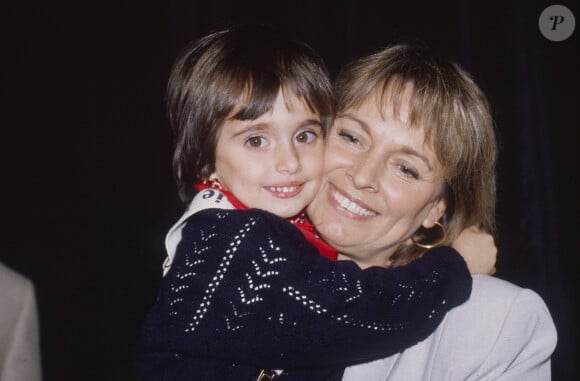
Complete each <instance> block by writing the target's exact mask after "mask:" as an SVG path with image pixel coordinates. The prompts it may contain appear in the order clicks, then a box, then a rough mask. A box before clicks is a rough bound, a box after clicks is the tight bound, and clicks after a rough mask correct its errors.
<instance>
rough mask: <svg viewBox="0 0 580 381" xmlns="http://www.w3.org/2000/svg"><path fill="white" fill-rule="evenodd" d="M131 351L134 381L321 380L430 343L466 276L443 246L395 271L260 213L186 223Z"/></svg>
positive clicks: (462, 295)
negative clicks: (330, 251) (352, 257)
mask: <svg viewBox="0 0 580 381" xmlns="http://www.w3.org/2000/svg"><path fill="white" fill-rule="evenodd" d="M182 234H183V238H182V240H181V242H180V244H179V245H178V247H177V252H176V256H175V259H174V262H173V264H172V266H171V269H170V270H169V272H168V273H167V275H166V276H165V277H164V278H163V279H162V283H161V286H160V291H159V296H158V299H157V302H156V303H155V305H154V306H153V308H152V310H151V311H150V313H149V315H148V316H147V318H146V321H145V323H144V328H143V335H142V337H141V340H140V341H139V343H138V345H137V346H136V351H135V355H136V356H135V363H134V365H135V371H136V374H137V376H138V377H139V378H140V379H143V380H204V379H219V380H251V379H255V375H256V374H257V373H258V371H259V369H261V368H266V369H284V370H285V375H283V376H280V377H279V379H280V380H282V379H284V380H285V379H288V380H290V379H292V380H322V379H327V377H328V376H329V375H330V374H332V371H331V369H333V368H335V369H336V368H339V369H342V368H344V367H345V366H348V365H352V364H356V363H360V362H365V361H370V360H374V359H377V358H382V357H385V356H388V355H390V354H393V353H396V352H399V351H401V350H403V349H405V348H407V347H409V346H411V345H413V344H415V343H417V342H418V341H420V340H422V339H424V338H425V337H427V336H428V335H429V334H430V333H431V332H432V331H433V330H435V328H436V327H437V325H438V324H439V323H440V322H441V320H442V318H443V316H444V314H445V313H446V312H447V311H449V310H450V309H451V308H453V307H454V306H457V305H458V304H461V303H462V302H464V301H465V300H466V299H467V298H468V296H469V294H470V292H471V276H470V275H469V273H468V270H467V267H466V265H465V262H464V261H463V259H462V258H461V257H460V256H459V254H458V253H457V252H455V251H454V250H453V249H451V248H448V247H442V248H437V249H433V250H430V251H429V252H427V253H426V254H425V255H424V256H423V257H422V258H420V259H418V260H416V261H414V262H413V263H411V264H409V265H407V266H404V267H399V268H392V269H385V268H382V267H371V268H368V269H365V270H361V269H360V268H359V267H358V266H357V265H356V264H355V263H354V262H352V261H336V262H333V261H330V260H329V259H327V258H324V257H322V256H320V255H318V253H317V251H316V248H315V247H314V246H313V245H311V244H310V243H309V242H308V241H306V240H305V238H304V237H303V236H302V234H301V233H300V232H299V231H298V229H296V228H295V227H294V226H292V225H291V224H290V223H289V222H287V221H286V220H284V219H282V218H280V217H277V216H274V215H272V214H270V213H268V212H264V211H261V210H256V209H251V210H245V211H240V210H219V209H208V210H204V211H201V212H198V213H196V214H194V215H193V216H191V217H190V218H189V220H188V221H187V224H186V226H185V228H184V230H183V233H182Z"/></svg>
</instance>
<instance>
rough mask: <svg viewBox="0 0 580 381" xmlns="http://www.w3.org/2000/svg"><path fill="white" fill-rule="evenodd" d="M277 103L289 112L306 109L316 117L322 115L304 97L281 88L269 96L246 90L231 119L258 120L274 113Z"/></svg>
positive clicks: (230, 116) (233, 110)
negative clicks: (262, 116) (271, 112)
mask: <svg viewBox="0 0 580 381" xmlns="http://www.w3.org/2000/svg"><path fill="white" fill-rule="evenodd" d="M280 101H281V102H280ZM277 102H278V104H280V103H282V104H283V105H284V107H285V108H286V110H287V111H289V112H297V111H299V110H300V109H304V110H308V111H309V112H310V113H314V114H316V115H319V114H320V113H319V112H318V110H315V109H313V107H311V105H310V103H309V102H308V101H307V100H306V99H305V98H304V97H301V96H299V95H298V94H296V92H295V91H293V90H292V89H290V88H288V87H286V86H281V87H279V88H278V89H277V91H276V92H270V93H269V94H264V93H261V92H253V91H251V90H245V91H244V92H243V93H242V94H241V96H240V97H239V98H238V100H237V102H236V104H235V106H234V107H233V109H232V111H231V113H230V115H229V118H233V119H241V120H246V119H256V118H258V117H260V116H261V115H263V114H265V113H267V112H269V111H272V109H273V107H274V105H275V104H276V103H277Z"/></svg>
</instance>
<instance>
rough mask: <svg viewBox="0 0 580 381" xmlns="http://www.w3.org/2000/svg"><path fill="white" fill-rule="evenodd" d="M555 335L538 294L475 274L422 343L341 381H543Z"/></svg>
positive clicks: (353, 368)
mask: <svg viewBox="0 0 580 381" xmlns="http://www.w3.org/2000/svg"><path fill="white" fill-rule="evenodd" d="M556 341H557V335H556V328H555V326H554V323H553V321H552V317H551V316H550V313H549V311H548V308H547V307H546V305H545V303H544V301H543V300H542V299H541V298H540V296H539V295H538V294H536V293H535V292H534V291H532V290H529V289H523V288H520V287H518V286H515V285H513V284H511V283H509V282H506V281H503V280H501V279H498V278H494V277H490V276H485V275H477V276H474V277H473V290H472V292H471V296H470V298H469V300H468V301H467V302H465V303H464V304H462V305H460V306H458V307H456V308H454V309H453V310H451V311H449V312H448V313H447V315H446V316H445V318H444V319H443V321H442V322H441V325H440V326H439V327H438V328H437V330H436V331H435V332H434V333H433V334H431V335H430V336H429V337H428V338H427V339H425V340H424V341H422V342H420V343H418V344H416V345H414V346H412V347H410V348H408V349H406V350H405V351H403V352H401V353H398V354H395V355H393V356H390V357H387V358H385V359H381V360H377V361H373V362H369V363H366V364H361V365H356V366H351V367H349V368H347V369H346V371H345V374H344V377H343V381H361V380H364V381H384V380H390V381H399V380H400V381H429V380H430V381H456V380H457V381H459V380H461V381H475V380H478V381H484V380H485V381H488V380H494V381H508V380H509V381H518V380H521V381H544V380H550V378H551V376H550V357H551V355H552V352H553V351H554V349H555V347H556Z"/></svg>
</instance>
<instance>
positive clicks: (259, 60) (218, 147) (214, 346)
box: [135, 27, 471, 380]
mask: <svg viewBox="0 0 580 381" xmlns="http://www.w3.org/2000/svg"><path fill="white" fill-rule="evenodd" d="M332 110H333V108H332V101H331V93H330V84H329V79H328V76H327V74H326V72H325V71H324V70H323V63H322V61H321V59H320V58H319V57H318V56H317V55H316V54H315V53H314V52H313V51H312V50H311V49H310V48H309V47H307V46H305V45H304V44H301V43H299V42H296V41H293V40H291V39H289V38H287V37H285V36H283V35H281V34H279V33H277V32H275V31H272V30H269V29H265V28H259V27H256V28H253V27H249V28H243V27H242V28H237V29H232V30H227V31H222V32H218V33H214V34H211V35H209V36H206V37H204V38H202V39H200V40H199V41H197V42H196V43H195V44H194V45H192V46H191V47H190V48H188V49H186V50H185V51H184V53H183V54H182V55H181V57H180V58H179V59H178V60H177V62H176V64H175V66H174V68H173V71H172V75H171V78H170V80H169V85H168V113H169V118H170V123H171V126H172V128H173V129H174V133H175V136H176V149H175V155H174V158H173V162H174V172H175V176H176V179H177V183H178V188H179V191H180V195H181V197H182V198H183V200H184V201H187V202H189V201H191V203H190V206H189V208H188V210H187V211H186V213H185V214H184V217H182V218H181V219H180V221H178V223H177V224H176V225H175V226H174V227H173V228H172V229H171V230H170V232H169V233H168V237H167V240H166V245H167V251H168V260H167V262H166V263H165V266H164V278H163V279H162V284H161V287H160V292H159V298H158V300H157V302H156V304H155V305H154V307H153V309H152V310H151V311H150V313H149V315H148V317H147V319H146V322H145V325H144V331H143V336H142V339H141V341H140V343H139V345H138V347H137V351H136V362H135V368H136V372H137V374H138V375H139V376H140V377H142V378H143V379H155V380H159V379H163V380H165V379H172V380H173V379H212V378H216V377H218V378H219V379H220V380H228V379H235V380H250V379H253V380H256V379H271V378H273V377H277V378H279V379H305V380H316V379H326V378H328V377H329V376H330V375H331V374H333V370H332V368H340V369H342V368H344V367H345V366H346V365H349V364H354V363H359V362H362V361H369V360H372V359H377V358H380V357H384V356H386V355H388V354H392V353H395V352H398V351H400V350H402V349H404V348H406V347H408V346H410V345H412V344H414V343H417V342H418V341H420V340H422V339H424V338H425V337H426V336H428V335H429V333H430V332H432V331H433V330H434V329H435V328H436V327H437V325H438V323H439V322H440V321H441V319H442V318H443V316H444V314H445V313H446V312H447V311H448V310H449V309H451V308H453V307H454V306H456V305H458V304H461V303H462V302H464V301H465V300H466V299H467V297H468V296H469V293H470V290H471V278H470V276H469V273H468V271H467V268H466V265H465V262H464V261H463V260H462V259H461V257H460V256H459V255H458V254H457V253H456V252H455V251H454V250H452V249H451V248H447V247H441V248H436V249H432V250H430V251H429V252H428V253H426V254H425V255H424V256H423V257H422V258H420V259H418V260H417V261H415V262H413V263H411V264H409V265H407V266H405V267H400V268H392V269H384V268H379V267H372V268H369V269H366V270H361V269H360V268H359V267H358V266H357V265H356V264H355V263H354V262H350V261H336V262H333V261H331V260H329V258H330V259H335V258H336V252H334V251H333V250H332V248H330V247H328V245H326V244H325V243H324V242H323V241H322V240H320V239H319V238H318V237H317V236H316V234H315V232H314V229H313V228H312V226H311V225H310V224H309V222H308V220H307V218H306V217H305V216H304V215H303V214H302V213H303V212H302V211H303V209H304V208H305V207H306V205H308V203H310V202H311V201H312V199H313V198H314V196H315V195H316V192H317V190H318V184H319V182H320V178H321V176H322V159H323V158H322V154H323V137H324V135H325V133H326V130H327V128H328V126H329V124H330V122H331V119H332ZM194 184H195V188H197V191H200V192H199V193H198V194H197V196H195V198H193V196H194V195H195V193H196V189H195V188H194ZM192 198H193V200H192ZM248 208H252V209H248ZM272 213H273V214H275V215H277V216H275V215H273V214H272ZM280 217H283V218H280ZM284 218H286V219H288V220H285V219H284ZM293 225H294V226H293ZM296 227H298V229H296ZM301 232H302V233H301ZM317 249H318V250H317ZM319 252H322V253H324V255H325V256H327V257H329V258H325V257H324V256H321V255H319ZM261 368H267V369H285V371H284V372H283V373H282V374H279V373H280V372H279V371H278V372H275V373H273V372H270V371H268V372H266V373H264V371H263V370H261ZM260 374H262V375H260ZM265 377H270V378H265Z"/></svg>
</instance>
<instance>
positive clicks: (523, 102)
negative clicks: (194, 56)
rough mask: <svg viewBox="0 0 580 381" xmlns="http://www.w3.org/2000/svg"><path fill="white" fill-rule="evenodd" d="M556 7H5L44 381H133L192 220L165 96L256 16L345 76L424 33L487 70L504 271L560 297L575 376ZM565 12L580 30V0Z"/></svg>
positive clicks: (6, 251)
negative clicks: (198, 58) (183, 229)
mask: <svg viewBox="0 0 580 381" xmlns="http://www.w3.org/2000/svg"><path fill="white" fill-rule="evenodd" d="M81 3H82V4H81ZM210 4H211V5H210ZM379 4H380V5H379ZM552 4H553V3H552V2H547V1H524V0H519V1H518V0H511V1H503V2H495V3H494V2H472V1H467V0H463V1H460V0H457V1H439V2H423V1H418V0H407V1H399V2H388V1H380V2H372V1H354V0H350V1H349V0H344V1H338V0H336V1H332V2H330V1H329V2H315V1H301V0H300V1H299V0H296V1H291V2H290V1H289V2H274V1H272V2H269V3H265V2H264V3H259V2H253V1H233V0H232V1H211V2H210V1H206V2H203V1H186V0H172V1H166V2H162V1H159V2H147V1H140V2H134V3H127V2H117V3H115V5H107V4H106V3H104V2H99V3H87V2H77V3H74V4H63V3H56V4H55V3H53V4H46V3H42V4H36V3H32V2H26V1H21V2H18V4H16V3H15V2H12V3H9V4H8V5H5V8H6V9H5V10H7V12H6V11H3V12H2V13H3V16H4V17H3V18H6V20H2V23H1V25H3V26H4V27H7V30H6V31H5V32H4V33H2V34H3V36H4V37H5V40H6V41H5V43H4V44H3V47H2V50H1V53H0V62H1V63H2V86H1V88H2V98H3V102H2V122H1V123H2V124H1V126H2V139H1V141H2V143H1V148H2V149H1V152H2V161H1V162H2V177H3V181H2V197H1V200H2V201H1V202H2V209H0V211H1V214H0V217H1V218H2V220H3V226H4V227H3V229H2V235H1V237H2V239H1V240H0V241H1V247H0V260H1V261H3V262H5V263H6V264H7V265H9V266H11V267H13V268H14V269H16V270H18V271H20V272H21V273H23V274H25V275H27V276H28V277H30V278H31V279H32V280H33V281H34V282H35V284H36V287H37V296H38V302H39V309H40V321H41V333H42V337H41V338H42V350H43V362H44V364H43V365H44V375H45V379H46V380H48V381H51V380H130V379H131V375H130V351H131V345H132V344H133V342H134V341H135V339H136V337H137V336H138V334H139V327H140V324H141V321H142V319H143V317H144V314H145V313H146V311H147V309H148V307H149V306H150V304H151V303H152V301H153V298H154V296H155V291H156V287H157V283H158V281H159V277H160V263H161V261H162V259H163V256H164V249H163V236H164V234H165V232H166V230H167V229H168V228H169V226H170V225H171V224H172V222H173V221H174V220H176V219H177V217H178V216H179V214H180V213H181V205H180V203H179V201H178V198H177V195H176V191H175V189H174V186H173V181H172V176H171V164H170V163H171V136H170V133H169V128H168V125H167V121H166V119H165V116H164V104H163V97H164V87H165V83H166V81H167V77H168V74H169V69H170V65H171V63H172V61H173V59H174V58H175V56H176V54H177V52H178V51H179V49H181V48H182V47H183V46H184V44H185V43H186V42H188V41H189V40H191V39H193V38H197V37H200V36H201V35H203V34H206V33H208V32H210V31H211V30H214V29H216V28H219V27H222V26H227V25H228V24H229V23H241V22H252V21H254V22H256V21H257V22H263V23H271V24H274V25H278V26H280V27H282V28H285V29H288V30H290V31H291V32H293V33H294V34H295V35H296V36H297V37H299V38H301V39H303V40H305V41H307V42H308V43H309V44H310V45H312V46H313V47H314V48H315V49H317V50H318V51H319V52H320V53H321V54H322V56H323V57H324V58H325V60H326V62H327V64H328V68H329V70H330V72H331V74H332V75H334V74H336V72H337V70H338V68H339V67H340V66H341V65H342V64H343V63H344V62H346V61H347V60H348V59H350V58H353V57H357V56H360V55H363V54H367V53H371V52H372V51H374V50H376V49H378V48H380V47H383V46H386V45H388V44H390V43H393V42H396V41H415V40H418V41H422V42H426V43H428V44H430V45H432V46H434V47H435V48H437V49H440V50H441V51H443V52H444V53H447V54H449V55H451V56H453V57H455V59H456V60H457V61H459V62H460V63H461V64H462V65H464V66H465V67H466V68H467V69H468V71H470V72H471V73H472V74H473V75H474V76H475V77H476V80H477V81H478V83H479V84H480V85H481V87H482V88H483V89H484V91H485V92H486V93H487V94H488V96H489V99H490V102H491V105H492V108H493V111H494V117H495V120H496V123H497V127H498V131H499V139H500V145H501V156H500V166H499V204H498V223H499V235H498V247H499V259H498V273H497V276H498V277H501V278H503V279H506V280H509V281H511V282H513V283H516V284H518V285H520V286H523V287H528V288H532V289H534V290H535V291H536V292H538V293H539V294H540V295H541V296H542V297H543V298H544V300H545V301H546V303H547V305H548V307H549V308H550V311H551V312H552V315H553V317H554V320H555V322H556V325H557V328H558V333H559V343H558V347H557V349H556V352H555V353H554V357H553V362H552V367H553V379H554V380H575V379H577V378H578V370H577V367H576V364H575V362H576V361H577V360H578V357H579V356H578V354H579V353H578V344H577V341H578V326H577V324H576V323H577V322H578V321H579V319H578V318H579V316H578V312H577V308H576V307H577V303H576V300H575V297H576V294H577V291H578V289H577V288H575V286H573V283H577V282H574V281H577V279H576V278H577V277H578V273H579V270H580V266H579V264H580V263H579V260H578V257H579V255H580V250H579V245H580V239H579V238H578V233H577V231H578V223H577V218H578V217H579V216H580V213H579V203H578V195H579V192H578V184H577V181H578V163H579V157H578V149H577V147H578V144H579V143H580V141H579V140H578V134H577V130H578V128H579V123H578V104H579V102H578V89H579V80H578V77H579V76H578V72H579V71H580V66H579V60H578V30H576V31H575V32H574V34H573V35H572V37H571V38H569V39H568V40H566V41H564V42H551V41H548V40H546V39H545V38H544V37H543V36H542V35H541V33H540V32H539V30H538V17H539V15H540V13H541V11H542V10H543V9H544V8H546V7H547V6H548V5H552ZM556 4H563V5H566V6H567V7H568V8H570V9H571V10H572V12H573V13H574V14H575V16H576V22H577V23H578V17H579V15H580V13H579V7H578V2H577V1H558V2H556Z"/></svg>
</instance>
